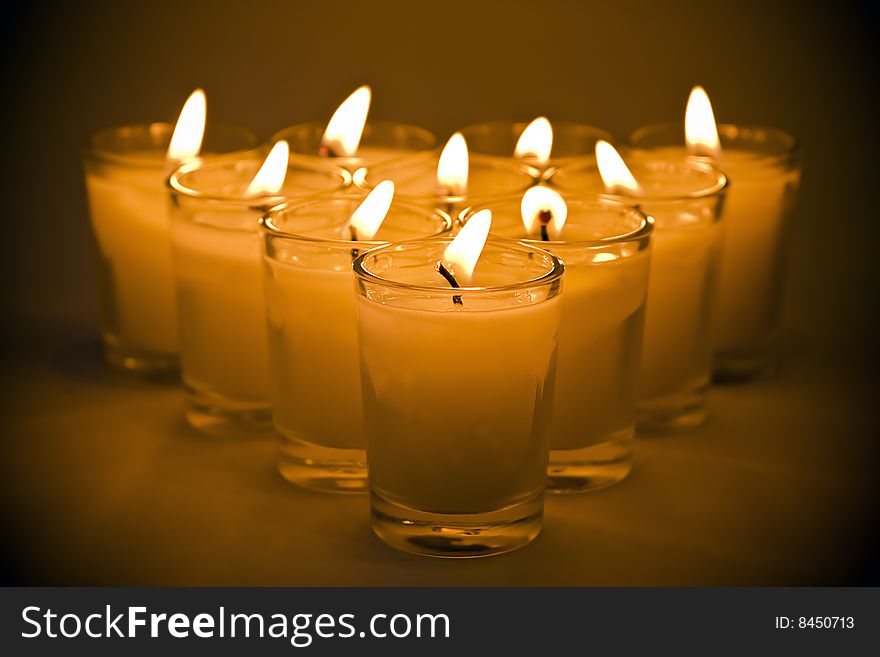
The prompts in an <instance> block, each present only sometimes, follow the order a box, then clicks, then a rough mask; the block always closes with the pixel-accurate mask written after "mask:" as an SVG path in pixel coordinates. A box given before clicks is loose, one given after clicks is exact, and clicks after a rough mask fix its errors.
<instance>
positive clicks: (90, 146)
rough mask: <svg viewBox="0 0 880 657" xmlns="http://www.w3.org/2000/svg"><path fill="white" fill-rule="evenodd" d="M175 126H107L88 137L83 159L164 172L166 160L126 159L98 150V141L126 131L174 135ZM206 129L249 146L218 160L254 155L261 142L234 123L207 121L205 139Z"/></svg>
mask: <svg viewBox="0 0 880 657" xmlns="http://www.w3.org/2000/svg"><path fill="white" fill-rule="evenodd" d="M175 125H176V123H169V122H167V121H153V122H149V123H119V124H116V125H111V126H107V127H105V128H102V129H100V130H98V131H97V132H95V133H93V134H92V135H91V136H90V137H89V139H88V143H87V145H86V146H85V148H84V149H83V150H84V154H85V157H87V158H89V159H94V160H102V161H105V162H112V163H115V164H124V165H128V166H132V167H134V166H138V167H143V168H157V169H158V168H164V167H166V166H167V159H166V158H163V159H162V160H161V161H159V162H157V161H156V160H155V159H151V158H144V157H138V156H133V155H128V154H126V153H120V152H117V151H113V150H110V149H107V148H101V147H100V146H98V142H99V141H100V140H101V138H106V137H109V136H110V135H113V134H120V133H123V132H125V131H132V132H134V131H136V130H145V131H146V132H147V133H150V132H151V131H153V130H161V131H163V132H168V133H169V135H170V134H171V133H173V132H174V127H175ZM209 129H211V133H212V134H213V133H214V132H215V131H218V130H219V131H224V132H227V134H234V133H238V135H239V136H242V137H244V141H246V142H250V146H246V147H244V148H239V149H236V150H231V151H226V152H224V153H217V154H216V155H218V156H219V155H233V154H236V153H248V152H251V151H256V150H257V149H258V148H259V147H260V139H259V137H257V133H256V132H254V131H253V130H251V129H250V128H248V127H246V126H243V125H238V124H235V123H225V122H214V121H208V122H207V123H206V125H205V135H207V134H209V132H208V131H209Z"/></svg>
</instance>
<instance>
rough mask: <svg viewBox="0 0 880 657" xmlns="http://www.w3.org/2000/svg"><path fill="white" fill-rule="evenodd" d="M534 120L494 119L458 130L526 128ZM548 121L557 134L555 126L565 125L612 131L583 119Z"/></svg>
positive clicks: (462, 131) (604, 133)
mask: <svg viewBox="0 0 880 657" xmlns="http://www.w3.org/2000/svg"><path fill="white" fill-rule="evenodd" d="M533 120H534V119H524V120H520V119H492V120H491V121H479V122H477V123H471V124H468V125H466V126H465V127H463V128H460V129H459V130H458V131H457V132H461V133H464V132H466V131H471V130H476V129H477V128H483V127H493V128H494V127H498V128H501V127H508V126H509V127H514V126H518V125H521V126H523V129H525V128H526V127H528V125H529V124H530V123H531V122H532V121H533ZM548 121H550V125H551V127H553V128H554V135H555V128H556V127H557V126H565V127H569V128H571V127H574V128H578V129H583V128H587V130H584V132H596V133H598V134H602V135H607V136H611V133H610V132H608V131H607V130H603V129H602V128H600V127H598V126H595V125H592V124H590V123H584V122H582V121H574V120H567V119H549V118H548Z"/></svg>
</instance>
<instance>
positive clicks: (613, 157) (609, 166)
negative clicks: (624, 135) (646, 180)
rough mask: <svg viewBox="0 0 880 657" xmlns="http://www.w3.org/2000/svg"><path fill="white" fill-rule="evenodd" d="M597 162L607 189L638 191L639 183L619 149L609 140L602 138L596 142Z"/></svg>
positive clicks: (634, 192)
mask: <svg viewBox="0 0 880 657" xmlns="http://www.w3.org/2000/svg"><path fill="white" fill-rule="evenodd" d="M596 163H597V164H598V166H599V175H600V176H602V182H603V183H605V189H607V190H608V191H609V192H610V193H612V194H620V193H623V194H636V193H638V191H639V183H637V182H636V179H635V177H634V176H633V175H632V172H631V171H630V170H629V167H627V166H626V162H624V161H623V158H622V157H620V153H618V152H617V149H616V148H614V146H612V145H611V144H609V143H608V142H607V141H603V140H601V139H600V140H599V141H597V142H596Z"/></svg>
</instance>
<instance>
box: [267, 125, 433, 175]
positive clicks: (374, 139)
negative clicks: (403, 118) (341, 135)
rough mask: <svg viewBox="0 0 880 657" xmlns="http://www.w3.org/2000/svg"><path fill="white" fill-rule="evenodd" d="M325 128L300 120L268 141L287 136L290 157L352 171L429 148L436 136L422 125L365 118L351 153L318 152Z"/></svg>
mask: <svg viewBox="0 0 880 657" xmlns="http://www.w3.org/2000/svg"><path fill="white" fill-rule="evenodd" d="M326 128H327V126H326V125H325V124H323V123H317V122H315V123H300V124H298V125H294V126H290V127H289V128H285V129H284V130H281V131H280V132H278V133H277V134H276V135H275V136H274V137H272V141H279V140H281V139H285V140H287V143H288V144H290V152H291V153H293V155H292V156H291V157H293V158H294V159H295V158H302V159H304V160H307V161H312V162H314V161H315V160H321V161H329V162H330V163H332V164H333V165H335V166H338V167H340V168H342V169H345V170H347V171H348V172H349V173H352V174H354V173H355V172H356V171H357V170H358V169H361V168H367V169H369V168H370V167H371V166H373V165H374V164H377V163H378V162H384V161H385V160H390V159H392V158H395V157H400V156H401V155H405V154H407V153H411V152H414V151H427V150H431V149H432V148H434V146H436V144H437V138H436V137H435V136H434V135H433V134H432V133H431V132H429V131H428V130H425V129H424V128H420V127H418V126H414V125H409V124H407V123H397V122H396V121H369V122H367V124H366V125H365V126H364V131H363V134H362V136H361V140H360V144H359V145H358V149H357V152H356V153H355V155H353V156H351V157H347V156H338V157H337V156H327V155H322V148H321V147H322V143H321V138H322V137H323V136H324V131H325V130H326Z"/></svg>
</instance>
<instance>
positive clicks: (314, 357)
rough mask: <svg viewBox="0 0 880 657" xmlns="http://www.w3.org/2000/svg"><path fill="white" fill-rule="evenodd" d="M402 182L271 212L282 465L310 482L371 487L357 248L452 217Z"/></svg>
mask: <svg viewBox="0 0 880 657" xmlns="http://www.w3.org/2000/svg"><path fill="white" fill-rule="evenodd" d="M393 190H394V184H393V183H392V182H390V181H388V182H386V183H382V184H379V185H377V186H376V188H375V189H374V190H373V191H372V192H371V193H370V194H369V195H368V196H367V197H366V198H364V197H363V196H355V195H344V194H337V195H334V196H330V197H327V198H321V199H314V200H309V201H304V202H300V203H293V204H291V203H287V204H284V205H281V206H278V207H276V208H273V209H272V210H271V211H270V212H269V213H268V214H267V215H266V216H265V217H264V218H263V219H262V220H261V225H262V227H263V243H264V250H265V262H266V265H267V267H266V268H265V270H264V271H265V276H266V279H265V289H266V304H267V309H268V321H269V355H270V365H271V372H272V398H273V407H274V411H273V422H274V426H275V430H276V432H277V433H278V434H279V437H280V441H281V453H280V456H279V462H278V469H279V471H280V472H281V474H282V475H283V476H284V477H285V478H286V479H288V480H289V481H291V482H293V483H296V484H299V485H301V486H304V487H306V488H311V489H315V490H326V491H350V492H358V491H364V490H365V489H366V467H365V456H364V427H363V411H362V402H361V388H360V385H361V383H360V368H359V361H358V347H357V326H356V317H355V299H354V294H355V293H354V289H353V287H354V286H353V281H352V273H351V263H352V259H353V257H355V256H356V255H357V254H358V253H359V252H360V251H361V250H363V249H369V248H372V247H375V246H377V245H380V244H383V243H385V242H388V241H392V240H396V241H399V240H405V239H414V238H418V237H425V236H429V235H434V234H439V233H442V232H445V231H447V230H449V227H450V219H449V217H448V216H447V215H445V214H444V213H442V212H440V211H436V210H432V209H431V208H425V207H423V206H417V205H413V204H410V203H406V202H403V201H399V200H393Z"/></svg>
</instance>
